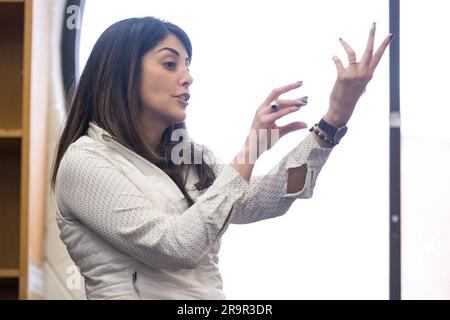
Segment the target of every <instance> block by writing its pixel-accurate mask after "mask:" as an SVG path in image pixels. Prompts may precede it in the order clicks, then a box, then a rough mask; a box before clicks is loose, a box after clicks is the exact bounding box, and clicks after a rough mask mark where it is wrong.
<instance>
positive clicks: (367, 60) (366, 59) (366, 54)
mask: <svg viewBox="0 0 450 320" xmlns="http://www.w3.org/2000/svg"><path fill="white" fill-rule="evenodd" d="M375 29H376V23H375V22H374V23H373V24H372V27H371V28H370V32H369V39H368V40H367V47H366V50H365V51H364V54H363V56H362V58H361V63H362V64H363V65H364V66H367V67H368V66H369V65H370V60H372V54H373V43H374V41H375Z"/></svg>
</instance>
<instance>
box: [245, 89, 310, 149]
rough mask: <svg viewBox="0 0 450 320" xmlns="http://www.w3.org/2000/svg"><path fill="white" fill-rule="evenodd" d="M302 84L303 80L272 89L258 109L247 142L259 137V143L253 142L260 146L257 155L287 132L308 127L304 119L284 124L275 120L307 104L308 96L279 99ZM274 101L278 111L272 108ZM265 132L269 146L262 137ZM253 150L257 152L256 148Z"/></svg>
mask: <svg viewBox="0 0 450 320" xmlns="http://www.w3.org/2000/svg"><path fill="white" fill-rule="evenodd" d="M302 84H303V82H302V81H298V82H294V83H291V84H288V85H286V86H283V87H280V88H276V89H274V90H272V92H271V93H270V94H269V95H268V96H267V98H266V99H265V100H264V102H263V103H262V104H261V105H260V106H259V108H258V109H257V110H256V113H255V117H254V119H253V122H252V126H251V129H250V132H249V135H248V136H247V140H246V142H249V141H251V139H255V138H257V142H258V143H253V145H255V144H256V145H257V147H258V148H257V150H256V153H257V157H259V156H260V155H261V154H262V153H263V152H264V151H266V150H269V149H270V148H272V147H273V146H274V145H275V144H276V142H277V141H278V140H279V139H280V138H282V137H283V136H285V135H286V134H288V133H290V132H293V131H296V130H300V129H304V128H307V124H306V123H304V122H302V121H294V122H291V123H288V124H286V125H283V126H278V125H277V124H276V123H275V121H277V120H279V119H281V118H283V117H284V116H286V115H288V114H290V113H292V112H295V111H298V110H300V108H301V107H302V106H305V105H306V104H307V103H308V97H307V96H306V97H302V98H299V99H295V100H284V99H279V97H280V96H281V95H282V94H283V93H287V92H289V91H291V90H294V89H297V88H300V87H301V86H302ZM273 102H276V103H277V105H278V110H276V111H274V110H272V108H271V104H272V103H273ZM265 134H266V140H267V146H264V144H266V143H265V141H263V140H264V139H261V137H264V135H265ZM253 142H254V141H253ZM253 151H254V152H255V150H253Z"/></svg>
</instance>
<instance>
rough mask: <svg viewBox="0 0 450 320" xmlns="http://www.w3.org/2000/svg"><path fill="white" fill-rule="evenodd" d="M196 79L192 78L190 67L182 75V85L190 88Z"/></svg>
mask: <svg viewBox="0 0 450 320" xmlns="http://www.w3.org/2000/svg"><path fill="white" fill-rule="evenodd" d="M193 81H194V78H192V76H191V73H190V72H189V70H188V69H186V71H185V72H184V73H183V76H182V77H181V83H182V86H183V87H185V88H188V87H189V86H190V85H191V84H192V82H193Z"/></svg>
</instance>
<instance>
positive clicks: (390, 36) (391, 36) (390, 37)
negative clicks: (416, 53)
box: [389, 33, 394, 41]
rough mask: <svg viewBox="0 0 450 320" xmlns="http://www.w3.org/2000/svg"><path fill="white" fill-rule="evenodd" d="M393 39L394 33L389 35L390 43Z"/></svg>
mask: <svg viewBox="0 0 450 320" xmlns="http://www.w3.org/2000/svg"><path fill="white" fill-rule="evenodd" d="M392 38H394V34H393V33H391V34H390V35H389V41H391V40H392Z"/></svg>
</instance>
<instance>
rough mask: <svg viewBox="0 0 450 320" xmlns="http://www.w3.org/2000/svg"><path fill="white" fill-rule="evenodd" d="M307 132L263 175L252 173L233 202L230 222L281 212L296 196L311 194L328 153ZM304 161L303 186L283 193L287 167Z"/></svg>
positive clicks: (303, 196)
mask: <svg viewBox="0 0 450 320" xmlns="http://www.w3.org/2000/svg"><path fill="white" fill-rule="evenodd" d="M331 150H332V149H331V148H322V147H321V146H320V145H319V144H318V143H317V142H316V141H315V140H314V138H313V137H312V136H311V135H310V134H308V135H307V136H306V138H305V139H304V140H303V141H302V142H300V143H299V144H298V145H297V146H296V147H295V148H294V149H292V150H291V151H290V152H289V153H288V154H287V155H286V156H285V157H284V158H283V159H282V160H281V161H280V163H278V164H277V165H276V166H275V167H273V168H272V169H271V170H270V171H269V172H268V173H267V174H266V175H263V176H255V177H252V178H251V180H250V186H249V188H248V190H247V191H246V192H245V194H244V196H243V197H242V198H241V199H240V200H239V201H238V202H237V203H236V205H235V207H234V209H233V214H232V216H231V223H235V224H243V223H251V222H256V221H260V220H263V219H268V218H274V217H278V216H281V215H283V214H285V213H286V212H287V211H288V209H289V208H290V206H291V205H292V203H293V202H294V201H295V200H296V199H300V198H303V199H306V198H310V197H312V194H313V190H314V186H315V184H316V179H317V176H318V175H319V173H320V170H321V169H322V167H323V165H324V164H325V162H326V161H327V159H328V156H329V155H330V153H331ZM304 164H306V168H307V173H306V179H305V185H304V186H303V188H302V189H301V190H300V191H298V192H296V193H287V180H288V169H290V168H296V167H300V166H302V165H304Z"/></svg>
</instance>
